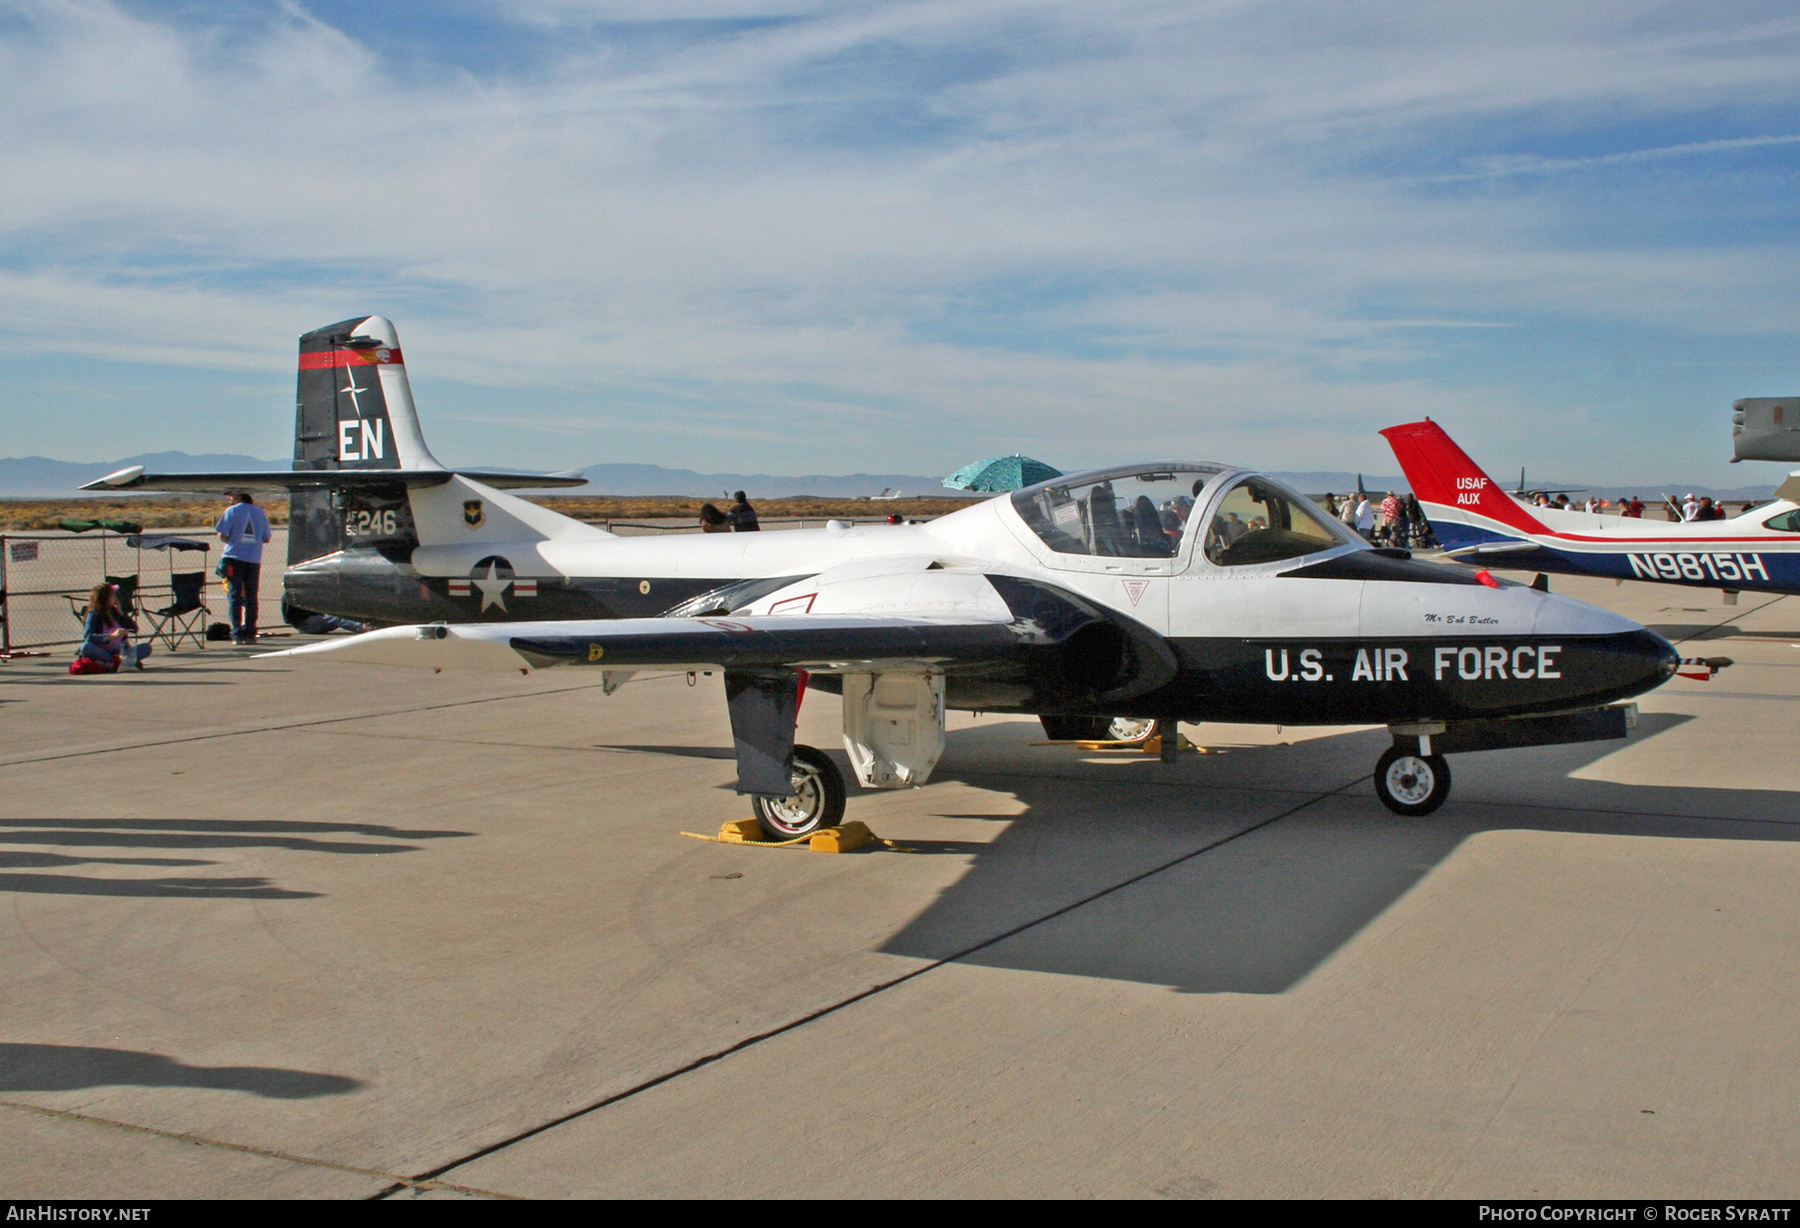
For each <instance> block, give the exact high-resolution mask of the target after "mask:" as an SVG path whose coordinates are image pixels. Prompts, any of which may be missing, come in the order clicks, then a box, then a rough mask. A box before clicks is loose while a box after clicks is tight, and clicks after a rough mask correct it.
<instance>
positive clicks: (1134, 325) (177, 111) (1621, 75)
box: [0, 0, 1800, 485]
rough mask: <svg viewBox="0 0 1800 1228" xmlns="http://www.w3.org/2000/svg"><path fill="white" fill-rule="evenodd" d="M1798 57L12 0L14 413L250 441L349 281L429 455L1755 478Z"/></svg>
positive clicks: (1593, 32)
mask: <svg viewBox="0 0 1800 1228" xmlns="http://www.w3.org/2000/svg"><path fill="white" fill-rule="evenodd" d="M1465 10H1466V11H1465ZM1797 94H1800V13H1796V12H1795V10H1794V8H1793V6H1792V5H1791V4H1766V5H1759V4H1756V3H1742V4H1736V5H1731V6H1698V5H1668V4H1622V3H1621V4H1611V3H1590V4H1585V5H1575V6H1571V5H1568V4H1566V3H1558V4H1531V3H1517V4H1508V5H1497V6H1444V5H1437V4H1423V3H1420V4H1414V3H1408V2H1405V0H1386V2H1384V3H1358V2H1355V0H1327V2H1321V3H1286V4H1283V3H1249V2H1218V3H1206V2H1193V0H1190V2H1188V3H1179V4H1164V3H1154V2H1149V0H1146V2H1143V3H1132V2H1130V0H1120V2H1118V3H1113V4H1108V5H1094V4H1074V3H1069V4H1061V3H1009V2H1007V0H989V2H985V3H934V2H931V0H916V2H911V3H879V2H872V3H863V4H854V3H850V4H830V5H824V4H810V3H805V2H795V3H777V2H774V0H747V2H745V3H738V4H732V3H724V2H721V3H712V4H700V3H691V2H689V0H662V2H660V3H650V2H649V0H643V2H637V0H614V2H604V0H593V2H587V0H516V2H513V3H495V4H481V3H475V2H473V0H449V2H447V3H434V4H415V3H386V4H382V5H379V6H370V5H367V4H362V3H348V2H345V3H338V2H336V0H334V2H332V3H263V2H261V0H238V2H236V3H207V4H199V3H191V4H151V3H109V2H107V0H0V108H3V109H4V119H5V122H4V124H0V158H3V162H0V165H4V166H5V167H6V190H5V191H4V192H3V193H0V380H3V381H4V387H5V389H6V392H5V394H4V396H3V397H0V425H3V426H4V428H5V439H4V442H0V452H4V453H6V454H8V455H24V454H28V453H38V454H43V455H48V456H53V457H57V458H60V459H66V460H104V459H111V458H114V457H118V456H123V455H127V454H130V453H134V452H139V451H151V450H161V449H165V448H180V449H184V450H187V451H192V452H216V451H242V452H251V453H255V454H258V455H263V456H271V457H273V456H281V455H285V454H286V453H287V452H288V451H289V449H290V447H291V443H290V431H291V414H292V390H293V352H294V351H293V345H294V338H295V336H296V335H297V334H299V333H301V332H303V331H305V330H307V329H309V328H312V327H316V326H317V325H319V324H323V323H326V322H329V321H332V320H336V319H340V318H344V317H346V316H350V315H353V314H357V313H361V312H370V313H375V312H379V313H381V314H385V315H388V316H390V317H391V318H393V319H394V321H395V322H396V324H397V326H398V327H399V329H400V333H401V338H402V342H403V344H404V346H405V349H406V352H407V357H408V367H409V371H410V373H411V376H412V379H413V385H414V390H415V393H416V394H417V396H418V400H419V402H420V408H421V411H422V413H423V415H424V418H425V427H426V432H427V435H428V437H429V438H430V439H431V441H432V444H433V447H434V449H435V450H436V451H437V452H438V454H439V455H440V456H442V457H443V458H445V459H446V460H449V461H451V462H452V463H488V464H500V465H515V466H533V467H536V466H541V467H545V468H562V467H565V466H567V465H571V464H585V463H593V462H600V461H631V462H646V463H656V464H664V465H670V466H677V467H691V468H697V469H703V470H736V471H755V470H761V471H766V472H776V473H805V472H850V471H855V470H878V471H885V472H923V473H946V472H949V471H950V470H951V469H953V468H955V467H957V466H958V465H960V464H962V463H964V462H966V461H968V460H970V459H974V458H976V457H980V456H984V455H989V454H992V453H995V452H1011V451H1015V450H1019V451H1025V452H1029V453H1031V454H1034V455H1040V456H1043V457H1045V458H1046V459H1048V460H1051V461H1052V462H1053V463H1056V464H1059V465H1062V466H1064V467H1075V466H1081V465H1086V464H1090V463H1094V464H1097V463H1104V462H1109V461H1113V460H1119V459H1128V458H1132V457H1151V456H1155V457H1164V456H1171V455H1174V456H1185V457H1195V458H1216V459H1227V460H1238V461H1243V462H1246V463H1251V464H1257V465H1263V466H1266V467H1270V468H1279V469H1361V470H1364V471H1366V472H1371V473H1381V472H1391V471H1392V470H1393V468H1394V466H1393V462H1392V458H1391V455H1390V454H1389V453H1388V452H1387V450H1386V447H1385V444H1384V443H1383V442H1382V441H1381V440H1380V439H1379V438H1378V437H1377V436H1376V435H1375V434H1374V432H1375V431H1376V430H1377V429H1378V428H1380V427H1382V426H1387V425H1390V424H1392V423H1395V422H1400V421H1407V420H1411V419H1414V418H1416V417H1419V416H1421V415H1423V414H1430V415H1431V416H1432V417H1434V418H1436V419H1438V420H1439V421H1442V422H1443V423H1445V424H1446V425H1447V427H1448V428H1449V429H1450V430H1451V432H1452V433H1453V434H1454V435H1456V436H1457V437H1458V439H1459V440H1461V441H1462V442H1464V444H1465V446H1467V447H1468V448H1469V449H1470V450H1471V451H1472V452H1474V453H1475V454H1476V455H1477V457H1478V458H1480V459H1482V460H1484V461H1486V462H1487V463H1488V464H1489V465H1490V467H1491V468H1492V469H1494V470H1495V471H1496V472H1510V471H1512V470H1515V469H1516V468H1517V467H1518V466H1519V465H1521V464H1524V465H1528V466H1529V467H1530V468H1531V469H1532V471H1533V472H1535V473H1542V474H1546V475H1547V474H1552V473H1554V474H1557V475H1560V476H1562V477H1565V478H1568V479H1576V478H1579V479H1583V480H1589V481H1596V482H1629V481H1653V480H1683V479H1686V480H1692V481H1695V482H1708V483H1716V484H1721V485H1740V484H1751V483H1754V482H1758V481H1765V482H1768V483H1771V484H1772V483H1773V482H1774V481H1776V480H1778V476H1779V475H1778V473H1777V472H1776V470H1775V467H1773V466H1767V465H1754V464H1750V465H1740V466H1736V467H1731V466H1727V465H1726V464H1725V461H1726V459H1727V458H1728V457H1729V454H1730V441H1729V429H1730V428H1729V411H1730V403H1731V401H1732V400H1733V399H1735V398H1737V397H1742V396H1758V395H1785V394H1790V393H1794V392H1796V391H1797V390H1800V362H1797V361H1796V359H1797V357H1800V355H1797V354H1796V346H1795V338H1796V331H1797V326H1800V277H1797V276H1796V274H1797V273H1800V261H1797V260H1796V254H1797V243H1800V240H1797V239H1796V233H1797V230H1796V226H1795V222H1796V220H1797V219H1796V214H1797V212H1800V205H1797V203H1796V202H1797V201H1800V193H1797V192H1796V190H1795V189H1796V187H1797V186H1800V184H1797V182H1796V180H1797V178H1800V106H1796V102H1797V98H1796V95H1797Z"/></svg>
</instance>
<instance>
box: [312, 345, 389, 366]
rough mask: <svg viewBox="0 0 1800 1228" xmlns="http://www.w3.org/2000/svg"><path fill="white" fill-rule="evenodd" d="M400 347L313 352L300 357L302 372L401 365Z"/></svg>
mask: <svg viewBox="0 0 1800 1228" xmlns="http://www.w3.org/2000/svg"><path fill="white" fill-rule="evenodd" d="M405 362H406V360H405V359H404V358H402V357H400V347H399V346H395V347H394V348H393V349H391V350H389V349H377V350H315V351H313V352H312V353H310V354H302V355H300V369H301V370H302V371H320V370H326V369H329V368H332V367H381V366H389V365H403V364H404V363H405Z"/></svg>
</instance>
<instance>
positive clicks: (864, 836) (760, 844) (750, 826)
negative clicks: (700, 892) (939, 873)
mask: <svg viewBox="0 0 1800 1228" xmlns="http://www.w3.org/2000/svg"><path fill="white" fill-rule="evenodd" d="M681 834H682V835H684V836H686V837H688V838H689V839H690V840H705V841H708V842H709V843H712V844H748V845H751V846H752V847H755V848H763V849H785V848H793V847H794V846H795V845H798V844H804V845H806V846H807V847H808V848H810V849H811V850H812V851H813V852H815V853H848V852H849V851H850V850H851V849H858V848H861V847H862V846H863V845H865V844H879V845H882V846H884V847H886V848H888V849H890V850H891V851H893V852H896V853H905V852H910V851H911V850H909V849H908V848H907V847H906V846H905V845H904V844H899V843H896V842H895V841H893V840H883V839H882V838H881V837H880V836H878V835H876V834H875V833H874V832H872V831H870V830H869V826H868V824H866V823H859V822H855V821H851V822H849V823H844V824H841V825H840V826H837V827H825V828H821V829H820V830H818V831H815V832H813V833H811V834H810V835H805V836H796V837H795V838H794V839H792V840H767V839H764V838H763V830H762V824H761V823H758V822H757V821H756V820H755V819H734V820H732V821H731V822H729V823H726V824H724V825H723V826H721V827H720V828H719V834H718V835H716V836H703V835H701V834H700V833H699V832H697V831H684V832H682V833H681Z"/></svg>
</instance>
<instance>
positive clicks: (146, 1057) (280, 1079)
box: [0, 1042, 362, 1100]
mask: <svg viewBox="0 0 1800 1228" xmlns="http://www.w3.org/2000/svg"><path fill="white" fill-rule="evenodd" d="M108 1086H129V1087H199V1088H210V1089H214V1090H218V1091H236V1092H249V1093H251V1094H252V1095H256V1096H264V1097H267V1098H269V1099H272V1100H309V1099H311V1098H313V1097H315V1096H341V1095H343V1094H344V1093H345V1092H353V1091H355V1090H356V1089H357V1088H359V1087H361V1086H362V1083H361V1082H360V1081H359V1080H357V1079H351V1078H347V1077H346V1076H344V1075H333V1074H315V1073H313V1072H312V1071H307V1070H284V1069H282V1068H281V1067H279V1066H189V1065H186V1064H185V1063H182V1062H178V1061H176V1060H175V1059H174V1058H171V1057H164V1056H163V1055H162V1054H160V1053H138V1052H135V1051H133V1050H130V1049H99V1048H93V1047H90V1046H86V1045H24V1044H10V1043H4V1042H0V1093H3V1092H67V1091H79V1090H81V1089H83V1088H89V1087H108Z"/></svg>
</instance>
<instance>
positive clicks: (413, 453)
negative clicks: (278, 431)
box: [294, 316, 443, 469]
mask: <svg viewBox="0 0 1800 1228" xmlns="http://www.w3.org/2000/svg"><path fill="white" fill-rule="evenodd" d="M295 400H296V410H297V412H296V416H295V422H294V468H296V469H442V468H443V466H442V465H440V464H439V463H438V460H437V458H436V457H434V456H433V455H432V454H431V449H430V448H428V447H426V446H425V436H424V435H423V434H422V433H421V432H420V430H419V411H418V410H417V409H416V408H415V407H414V406H413V398H412V385H411V384H410V383H409V382H408V381H407V378H406V360H405V359H404V358H403V357H402V356H401V353H400V337H399V334H398V333H396V332H395V331H394V325H393V323H392V322H391V321H389V320H387V319H385V318H383V317H381V316H363V317H361V318H359V319H354V320H340V321H338V322H337V323H336V324H327V325H326V326H325V327H324V328H315V329H314V330H313V331H312V332H310V333H306V334H304V335H302V336H301V338H300V378H299V388H298V392H297V395H296V398H295Z"/></svg>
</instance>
